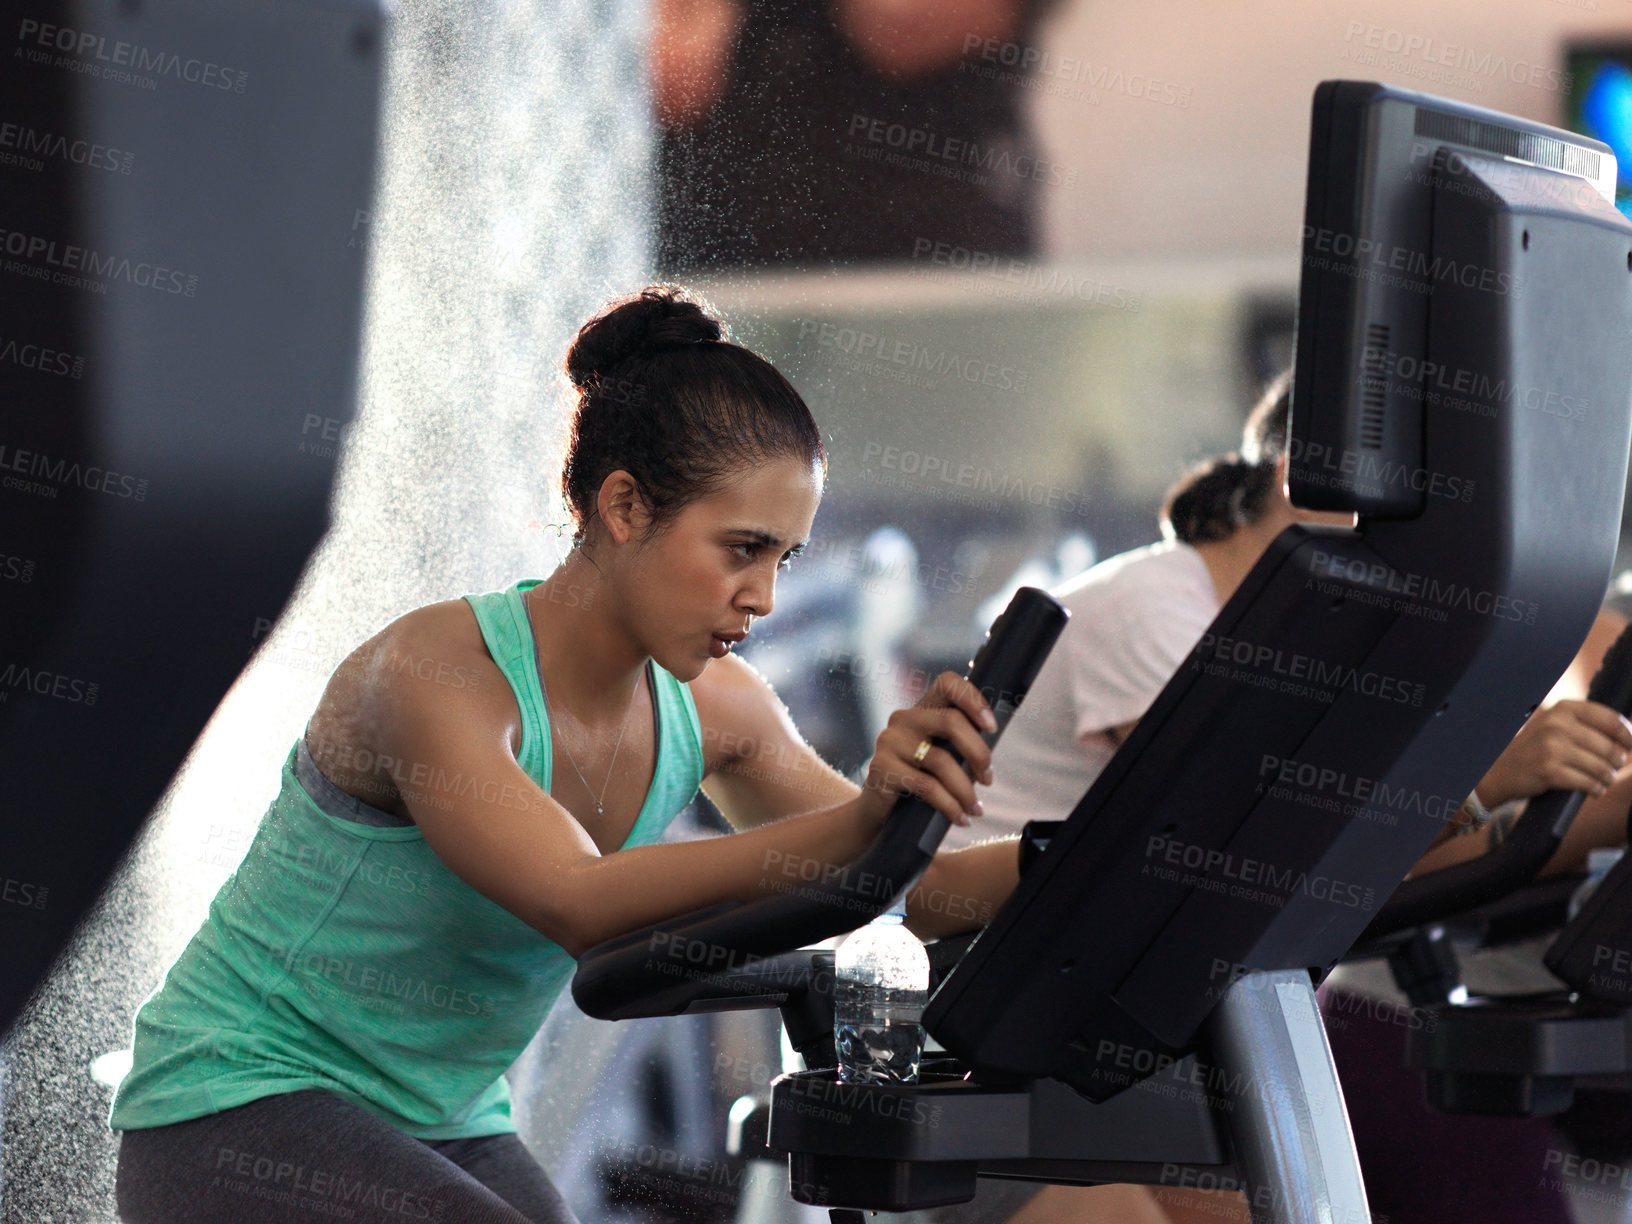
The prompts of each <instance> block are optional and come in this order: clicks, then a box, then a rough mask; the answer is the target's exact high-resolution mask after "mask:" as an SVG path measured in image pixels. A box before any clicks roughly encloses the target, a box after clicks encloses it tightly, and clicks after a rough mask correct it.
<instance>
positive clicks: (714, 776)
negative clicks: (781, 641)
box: [691, 655, 1020, 939]
mask: <svg viewBox="0 0 1632 1224" xmlns="http://www.w3.org/2000/svg"><path fill="white" fill-rule="evenodd" d="M691 691H692V697H693V699H694V700H695V701H696V703H697V715H698V719H699V721H700V722H701V723H702V724H703V740H704V743H705V744H707V745H710V746H711V747H712V749H714V750H715V751H718V752H719V753H720V756H719V758H718V760H717V762H715V761H713V760H711V761H710V764H709V770H710V772H709V775H708V777H707V779H706V780H705V781H704V782H703V791H704V793H706V794H707V795H708V797H709V798H710V799H711V800H713V801H714V803H715V804H716V805H717V806H718V807H719V809H720V812H721V813H722V814H723V815H724V816H725V818H726V820H728V821H729V822H730V823H731V825H732V827H733V828H737V829H752V828H757V827H760V826H762V825H764V824H766V823H768V822H771V821H776V820H779V819H782V818H784V817H786V816H788V815H791V814H794V813H798V812H808V811H810V810H811V809H813V808H821V807H828V806H837V805H840V804H843V803H844V802H846V801H848V800H852V799H854V798H855V797H856V796H857V795H859V794H860V793H861V788H860V787H858V786H857V785H856V784H855V783H853V782H851V781H850V780H849V779H847V778H845V777H844V776H843V775H842V774H840V773H839V772H838V771H837V770H835V769H834V768H833V767H832V766H830V765H829V764H827V762H826V761H823V760H822V758H821V757H820V756H819V755H818V754H817V753H816V751H815V750H814V749H813V748H811V747H810V745H809V744H807V743H806V742H805V740H804V738H803V737H802V736H801V735H800V734H799V731H798V729H797V728H796V727H795V726H794V723H793V719H792V718H790V717H789V715H788V711H787V707H786V706H784V705H783V704H782V702H781V700H780V699H778V697H777V696H776V693H775V692H774V691H773V690H772V688H771V686H770V684H769V683H768V682H767V681H766V680H765V678H764V677H763V676H761V675H760V674H759V673H758V672H756V671H755V670H754V669H753V668H752V667H750V666H749V665H748V664H747V663H746V662H744V661H743V660H741V659H738V658H737V657H736V656H735V655H728V656H726V657H725V658H724V659H721V660H719V661H718V662H716V663H712V664H710V665H709V668H708V670H707V671H705V672H704V673H703V675H702V676H700V677H698V679H697V680H694V681H692V683H691ZM711 755H712V754H711V753H705V756H711ZM986 777H987V778H990V777H991V771H990V770H989V769H988V770H987V773H986ZM1019 847H1020V843H1019V840H1018V839H1017V838H1012V837H1011V838H1008V839H1005V840H1003V841H991V842H984V843H981V844H978V845H973V846H967V847H965V848H963V849H961V850H945V851H942V852H941V853H939V854H937V855H936V856H935V858H934V859H933V860H932V862H931V864H930V866H929V867H928V868H927V869H926V870H925V872H924V875H923V878H922V879H921V880H919V882H918V885H917V887H915V888H914V889H913V890H912V892H911V893H909V894H908V896H907V928H908V929H909V930H911V931H912V932H913V933H914V934H915V935H917V936H919V938H921V939H940V938H943V937H945V936H948V935H957V934H961V933H962V932H964V931H972V930H975V929H978V928H979V927H983V926H985V925H986V924H987V923H988V922H990V921H991V919H992V915H993V914H994V913H996V912H997V907H998V906H1000V905H1002V904H1003V902H1004V901H1005V900H1007V899H1008V896H1009V894H1010V893H1011V892H1013V891H1014V886H1015V885H1016V884H1017V883H1018V882H1019V879H1020V874H1019V852H1020V851H1019ZM808 866H809V865H808V863H800V862H799V861H798V860H797V859H795V858H793V857H792V856H786V857H783V858H780V859H779V860H778V861H777V862H776V864H775V865H774V867H773V870H774V871H779V872H781V873H782V875H783V876H784V877H786V878H787V879H790V880H795V881H797V880H800V879H809V878H810V876H809V873H808V870H804V869H806V868H808Z"/></svg>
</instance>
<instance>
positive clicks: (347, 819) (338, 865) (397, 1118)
mask: <svg viewBox="0 0 1632 1224" xmlns="http://www.w3.org/2000/svg"><path fill="white" fill-rule="evenodd" d="M537 581H538V580H537V579H529V580H526V581H523V582H519V583H517V584H516V585H515V586H514V587H512V588H510V589H508V590H498V591H492V592H489V593H487V594H483V595H467V596H465V599H466V600H467V601H468V602H469V604H470V606H471V607H472V608H473V609H474V610H475V613H476V619H477V621H478V623H479V624H480V625H481V630H482V637H483V639H484V640H485V641H486V643H487V648H488V650H489V652H490V653H491V654H492V656H493V659H494V661H495V662H496V663H497V664H498V666H499V668H500V670H502V671H503V673H504V676H505V679H506V680H508V681H509V683H510V687H511V688H512V689H513V690H514V692H515V695H516V702H517V704H518V705H519V707H520V710H521V722H522V734H521V752H520V754H519V756H518V761H519V763H520V765H521V767H522V769H524V770H525V771H526V772H527V775H528V776H529V777H530V778H532V780H533V781H534V782H536V783H537V784H538V785H539V787H541V788H542V789H544V790H546V791H547V790H549V787H550V729H549V720H548V718H547V716H546V713H545V706H544V693H543V686H542V682H541V680H540V679H539V672H538V660H537V656H536V653H535V651H534V649H533V638H532V634H531V632H530V630H529V625H528V619H527V613H526V609H525V608H524V606H523V604H522V601H521V593H522V592H523V591H525V590H526V589H527V588H529V587H531V586H533V585H535V583H536V582H537ZM648 667H649V670H648V677H649V678H650V679H651V680H652V681H653V683H652V685H651V690H652V693H653V695H654V697H655V701H656V721H657V766H656V769H655V771H654V775H653V778H652V785H651V789H650V791H649V792H648V793H647V795H646V801H645V804H644V806H643V807H642V808H641V810H640V814H639V817H638V819H637V820H636V821H635V825H634V828H633V830H632V831H631V832H630V834H629V839H628V841H626V842H625V843H624V848H627V847H630V846H642V845H647V844H649V843H651V842H655V841H657V840H658V839H659V838H660V837H661V836H662V834H663V831H664V829H666V828H667V827H668V825H669V823H670V821H672V820H673V819H674V817H675V816H676V815H677V814H678V813H679V812H680V811H681V809H683V808H684V807H685V806H686V805H687V804H688V803H689V802H690V801H691V799H692V797H693V796H694V795H695V793H696V791H697V786H698V783H699V782H701V780H702V774H703V760H702V732H701V729H700V727H699V724H698V721H697V708H696V706H695V705H694V704H693V702H692V698H691V693H690V691H689V690H688V689H687V688H686V686H685V685H684V684H682V683H680V681H678V680H676V679H675V678H674V677H673V676H672V675H670V674H669V673H668V672H667V671H665V670H663V669H662V668H661V667H658V666H657V665H656V663H655V662H654V663H650V664H649V665H648ZM303 750H304V744H303V743H302V742H301V741H300V740H299V739H297V741H296V743H295V745H294V747H292V748H291V749H290V751H289V755H288V757H287V758H286V759H285V760H284V764H283V784H282V788H281V789H280V790H279V792H278V796H277V798H276V799H274V800H273V801H272V804H271V806H270V807H269V808H268V809H267V811H266V814H265V816H263V817H262V819H261V823H260V826H259V827H258V829H257V830H256V834H255V838H254V840H253V841H252V842H251V843H250V846H249V849H248V851H247V852H246V853H245V855H244V859H243V861H242V862H241V863H240V864H239V865H238V869H237V870H236V871H235V872H234V873H233V874H232V875H231V876H230V877H229V878H228V879H227V881H226V883H224V884H223V885H222V886H221V889H220V891H219V892H217V893H216V895H215V899H214V900H213V901H211V903H210V908H209V913H208V915H207V916H206V918H205V920H204V923H203V925H202V926H200V927H199V929H198V932H197V933H196V934H195V935H194V936H193V938H192V940H191V941H190V942H189V943H188V944H187V946H186V947H185V948H184V949H183V950H182V952H181V955H180V956H178V957H177V958H176V961H175V963H174V964H172V965H171V966H170V969H169V971H168V972H167V973H166V974H165V978H164V981H163V983H162V984H161V985H160V986H159V988H158V989H157V990H155V991H154V992H153V994H152V995H150V996H149V997H148V998H147V1000H146V1001H145V1002H144V1003H143V1004H142V1005H141V1007H140V1009H139V1010H138V1011H137V1013H136V1017H135V1022H134V1041H133V1047H134V1048H133V1062H132V1066H131V1069H130V1072H129V1074H127V1075H126V1076H125V1078H124V1080H123V1082H122V1083H121V1084H120V1085H119V1089H118V1091H117V1092H116V1093H115V1095H114V1100H113V1106H112V1109H111V1111H110V1114H109V1119H108V1124H109V1125H110V1126H111V1127H112V1128H113V1129H115V1130H130V1129H140V1128H143V1127H150V1126H163V1125H166V1124H168V1123H171V1122H180V1121H183V1120H185V1119H188V1118H196V1117H199V1116H201V1115H204V1114H209V1113H217V1112H219V1111H221V1110H224V1109H231V1108H233V1107H234V1106H237V1105H243V1104H247V1103H248V1102H250V1101H253V1100H256V1099H258V1098H260V1097H265V1096H273V1095H276V1094H278V1093H283V1092H294V1091H296V1090H298V1089H302V1088H321V1089H324V1090H326V1091H329V1092H332V1093H334V1094H335V1095H336V1096H339V1097H341V1098H342V1099H344V1100H347V1101H350V1102H352V1103H353V1104H355V1105H358V1106H360V1107H361V1108H363V1109H366V1110H368V1111H369V1112H371V1113H373V1114H376V1115H377V1116H379V1117H381V1118H384V1119H385V1120H386V1121H388V1122H390V1123H392V1124H393V1125H395V1126H397V1127H398V1128H399V1129H401V1130H403V1131H405V1132H406V1133H408V1134H410V1135H413V1136H415V1137H416V1138H420V1139H460V1138H467V1137H471V1136H477V1135H492V1134H502V1133H504V1132H506V1131H513V1130H514V1129H515V1125H514V1123H513V1122H512V1121H511V1119H510V1093H509V1088H508V1085H507V1084H506V1082H505V1079H504V1071H505V1069H506V1068H507V1067H509V1066H510V1064H511V1063H512V1062H514V1061H515V1059H516V1057H517V1056H518V1055H519V1054H520V1053H521V1051H522V1050H523V1049H524V1048H525V1047H526V1045H527V1043H528V1042H529V1041H531V1040H532V1038H533V1035H534V1034H535V1033H536V1032H537V1031H538V1028H539V1026H540V1025H541V1024H542V1023H543V1021H544V1016H545V1014H546V1013H547V1012H548V1011H549V1009H550V1007H551V1005H552V1004H553V1003H554V1002H555V1000H556V998H557V997H558V996H559V995H560V993H561V990H562V988H563V987H564V986H565V985H566V983H567V981H568V979H569V977H570V976H571V974H572V971H573V967H574V964H573V960H572V958H571V957H570V956H568V955H567V953H566V952H565V951H564V950H563V949H562V948H561V946H560V945H559V944H556V943H555V942H553V941H552V940H549V939H547V938H545V937H544V936H543V935H542V934H540V933H539V932H538V931H536V930H534V929H533V928H532V927H530V926H528V925H527V924H526V923H524V922H523V921H521V919H519V918H517V917H516V916H515V915H514V914H512V913H510V912H509V911H508V910H506V909H504V908H503V907H502V906H499V905H497V904H495V903H494V902H492V901H489V900H488V899H487V898H486V897H484V896H482V895H481V894H480V893H478V892H477V891H476V890H475V889H473V888H471V887H470V886H469V885H468V884H466V883H465V882H464V881H463V880H461V879H460V878H459V877H458V876H456V875H454V874H453V872H451V871H449V870H448V868H447V867H446V866H444V865H443V863H442V861H441V860H440V859H439V858H437V856H436V854H435V853H434V852H433V851H432V850H431V848H430V847H429V846H428V845H426V843H425V839H424V837H423V836H422V835H421V834H420V832H419V830H418V829H417V828H416V827H415V826H413V825H412V824H408V825H406V826H404V825H401V824H400V823H393V822H395V821H396V818H395V817H392V816H390V815H389V814H388V813H385V812H381V811H379V810H378V809H375V808H372V807H369V806H368V805H367V804H363V803H361V802H360V801H358V800H355V799H351V800H350V801H349V802H350V805H351V808H352V811H353V813H354V814H353V815H350V816H341V815H336V814H334V813H335V810H336V808H335V803H334V800H335V798H336V797H339V798H340V799H341V800H345V799H346V796H345V794H344V792H342V791H340V790H339V788H338V787H335V786H334V785H333V784H332V783H328V782H327V780H326V779H322V778H321V775H315V774H314V773H307V775H306V776H307V777H309V778H313V780H314V786H313V789H315V790H317V791H319V792H326V794H325V793H320V794H319V795H318V796H315V797H314V796H313V795H312V794H311V793H309V791H308V789H307V788H306V787H305V786H303V785H302V784H301V781H300V779H299V777H297V772H298V771H297V769H296V765H297V757H298V754H300V753H301V752H303ZM301 763H302V764H303V765H305V766H306V767H308V768H314V767H311V766H310V758H309V757H306V758H305V759H304V761H303V762H301ZM468 785H469V787H470V788H471V790H472V791H473V792H476V793H479V792H480V789H481V788H483V787H484V786H487V787H491V786H493V785H494V783H492V782H491V781H485V782H484V780H483V779H481V778H477V777H472V778H470V779H468ZM325 799H326V800H327V802H325ZM501 802H502V799H501ZM326 808H327V809H328V810H326ZM371 819H372V820H374V821H375V823H364V822H365V821H368V820H371Z"/></svg>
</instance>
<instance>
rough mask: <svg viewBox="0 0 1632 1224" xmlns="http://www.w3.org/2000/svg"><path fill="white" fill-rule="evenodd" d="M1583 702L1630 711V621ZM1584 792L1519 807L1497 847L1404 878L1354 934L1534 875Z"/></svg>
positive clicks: (1431, 915) (1442, 911)
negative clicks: (1520, 813)
mask: <svg viewBox="0 0 1632 1224" xmlns="http://www.w3.org/2000/svg"><path fill="white" fill-rule="evenodd" d="M1587 700H1588V701H1596V702H1599V703H1601V704H1603V705H1607V706H1609V707H1610V708H1612V709H1614V710H1617V711H1618V712H1620V713H1621V714H1629V715H1632V625H1628V626H1627V627H1626V628H1625V629H1623V630H1622V631H1621V635H1620V637H1618V638H1616V639H1615V644H1614V645H1613V646H1611V647H1610V648H1609V650H1608V651H1607V652H1606V653H1605V655H1604V661H1603V663H1602V665H1601V666H1600V667H1599V668H1598V671H1597V673H1596V674H1595V675H1594V676H1593V678H1592V684H1591V685H1590V686H1589V687H1588V689H1587ZM1585 798H1586V795H1585V794H1584V793H1583V792H1581V791H1560V790H1552V791H1547V792H1545V793H1544V794H1540V795H1537V796H1536V797H1535V798H1533V799H1531V800H1530V802H1529V803H1527V804H1526V805H1525V809H1524V817H1523V819H1521V820H1520V821H1519V822H1518V823H1517V824H1515V825H1514V826H1513V832H1512V833H1511V834H1510V835H1509V836H1508V837H1507V839H1506V840H1505V841H1503V842H1502V844H1501V845H1499V846H1497V847H1496V848H1495V849H1494V850H1492V851H1490V852H1489V853H1487V854H1483V855H1480V856H1479V857H1478V858H1476V859H1472V860H1470V861H1468V862H1466V863H1458V864H1456V865H1455V866H1454V867H1446V868H1443V869H1442V870H1440V871H1431V872H1429V873H1428V874H1427V875H1424V876H1417V877H1416V878H1414V879H1410V880H1407V881H1406V882H1405V883H1403V884H1401V885H1400V886H1399V888H1397V889H1396V890H1395V891H1394V895H1393V896H1391V897H1390V898H1389V899H1388V901H1387V903H1386V904H1385V905H1384V906H1383V908H1382V909H1381V910H1379V911H1378V912H1377V917H1376V918H1374V919H1372V921H1371V925H1370V926H1368V927H1367V928H1366V930H1365V933H1364V934H1363V935H1362V936H1361V937H1360V941H1359V942H1360V943H1361V944H1365V943H1369V942H1370V941H1372V940H1376V939H1380V938H1382V937H1383V936H1386V935H1392V934H1393V933H1395V932H1396V931H1403V930H1406V929H1407V928H1409V927H1415V926H1421V925H1423V924H1424V923H1426V922H1435V921H1438V920H1440V919H1443V918H1448V917H1450V916H1451V915H1452V914H1460V913H1464V912H1466V911H1467V910H1470V909H1476V908H1478V907H1479V906H1481V905H1488V904H1490V903H1491V902H1492V901H1496V900H1498V899H1500V898H1501V897H1504V896H1506V895H1507V894H1508V893H1510V892H1512V891H1513V890H1514V889H1516V888H1522V887H1523V886H1524V885H1526V884H1528V883H1530V881H1532V880H1534V879H1535V878H1536V875H1537V874H1538V873H1539V872H1540V871H1541V869H1542V868H1543V867H1545V866H1546V865H1547V863H1548V862H1549V861H1550V860H1551V859H1552V857H1553V855H1554V854H1556V853H1558V847H1559V844H1560V843H1561V842H1563V840H1564V834H1565V833H1567V832H1569V828H1570V824H1571V822H1572V821H1574V820H1575V814H1576V812H1577V811H1579V810H1580V808H1581V803H1582V801H1583V800H1584V799H1585Z"/></svg>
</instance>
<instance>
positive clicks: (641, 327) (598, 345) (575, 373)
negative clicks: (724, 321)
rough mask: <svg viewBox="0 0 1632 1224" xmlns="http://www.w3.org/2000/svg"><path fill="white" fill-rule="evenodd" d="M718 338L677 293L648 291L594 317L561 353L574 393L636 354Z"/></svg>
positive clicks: (709, 321)
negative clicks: (566, 350) (563, 353)
mask: <svg viewBox="0 0 1632 1224" xmlns="http://www.w3.org/2000/svg"><path fill="white" fill-rule="evenodd" d="M723 335H724V328H722V327H721V326H720V324H719V321H718V320H716V319H713V318H711V317H710V316H709V315H708V314H707V313H706V312H705V311H704V310H703V308H702V306H700V305H699V304H698V303H696V302H694V301H692V300H691V299H690V298H687V297H685V296H683V295H682V294H681V293H680V292H679V291H677V290H674V289H666V288H663V287H662V286H658V285H654V286H652V287H650V288H647V289H642V290H641V291H640V292H639V293H638V294H635V295H634V296H633V297H629V298H625V299H624V300H623V301H622V302H619V303H618V304H617V305H615V306H612V307H609V308H608V309H606V310H604V311H602V312H601V313H600V314H598V315H596V316H595V317H594V318H593V319H591V320H590V321H589V322H588V323H585V324H584V325H583V327H581V328H579V330H578V338H577V339H576V340H574V341H573V343H572V348H571V349H569V350H568V352H567V377H568V378H570V379H572V384H573V386H575V387H578V388H580V389H582V388H584V387H585V386H587V385H588V384H589V382H590V381H591V380H592V379H594V378H597V377H602V376H605V375H606V374H607V373H608V372H609V371H610V370H611V369H612V368H613V367H614V366H616V365H618V364H619V363H620V362H623V361H626V360H628V359H629V358H630V357H633V356H634V355H635V354H637V353H641V352H645V351H648V350H651V349H656V348H663V347H665V346H670V345H676V344H692V343H695V342H696V341H699V340H718V339H720V338H721V337H722V336H723Z"/></svg>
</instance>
